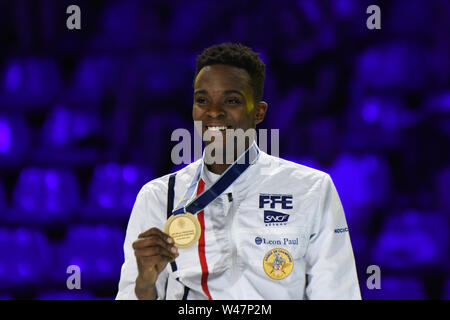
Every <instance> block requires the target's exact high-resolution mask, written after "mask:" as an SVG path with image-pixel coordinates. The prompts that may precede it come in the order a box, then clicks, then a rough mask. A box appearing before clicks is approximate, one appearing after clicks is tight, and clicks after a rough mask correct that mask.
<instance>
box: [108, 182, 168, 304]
mask: <svg viewBox="0 0 450 320" xmlns="http://www.w3.org/2000/svg"><path fill="white" fill-rule="evenodd" d="M160 193H164V192H160ZM165 194H166V195H167V190H166V192H165ZM160 200H161V199H160ZM160 200H158V199H156V196H155V193H154V191H153V190H152V189H151V188H150V186H149V185H146V186H144V187H143V188H142V189H141V191H140V192H139V194H138V196H137V198H136V202H135V203H134V206H133V210H132V212H131V216H130V220H129V221H128V227H127V232H126V236H125V242H124V245H123V249H124V257H125V262H124V264H123V265H122V269H121V274H120V281H119V291H118V293H117V296H116V299H117V300H137V299H138V298H137V297H136V294H135V292H134V288H135V281H136V277H137V275H138V269H137V262H136V257H135V255H134V250H133V247H132V244H133V242H134V241H135V240H137V238H138V236H139V234H141V233H142V232H144V231H146V230H148V229H150V228H152V227H157V228H160V229H161V226H160V224H161V223H160V222H159V221H158V219H156V218H155V217H156V216H155V214H157V213H156V212H152V210H161V211H162V212H164V213H165V212H166V209H165V208H163V206H161V202H160ZM158 201H159V202H158ZM166 202H167V201H166ZM166 202H163V204H165V203H166ZM149 203H152V204H155V205H152V206H149V205H148V204H149ZM158 203H159V204H160V205H157V204H158ZM149 207H151V208H149ZM163 210H164V211H163ZM159 214H161V212H159ZM167 277H168V271H167V268H165V269H164V270H163V271H162V272H161V273H160V274H159V276H158V280H157V281H156V290H157V294H158V299H164V298H165V295H166V292H165V291H166V281H167Z"/></svg>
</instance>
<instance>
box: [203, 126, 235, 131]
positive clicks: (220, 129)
mask: <svg viewBox="0 0 450 320" xmlns="http://www.w3.org/2000/svg"><path fill="white" fill-rule="evenodd" d="M231 128H232V127H231V126H206V130H210V131H225V130H226V129H231Z"/></svg>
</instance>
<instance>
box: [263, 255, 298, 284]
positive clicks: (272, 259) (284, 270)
mask: <svg viewBox="0 0 450 320" xmlns="http://www.w3.org/2000/svg"><path fill="white" fill-rule="evenodd" d="M293 267H294V259H292V255H291V254H290V253H289V252H288V251H287V250H284V249H281V248H275V249H272V250H270V251H269V252H267V253H266V255H265V256H264V259H263V268H264V271H265V272H266V274H267V275H268V276H269V277H270V278H272V279H275V280H281V279H284V278H286V277H287V276H288V275H289V274H290V273H291V271H292V268H293Z"/></svg>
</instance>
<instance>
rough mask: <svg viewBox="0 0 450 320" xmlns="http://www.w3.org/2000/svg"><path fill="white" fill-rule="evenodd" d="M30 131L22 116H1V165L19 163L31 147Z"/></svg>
mask: <svg viewBox="0 0 450 320" xmlns="http://www.w3.org/2000/svg"><path fill="white" fill-rule="evenodd" d="M28 142H29V129H28V127H27V124H26V123H25V120H24V119H23V117H22V116H20V115H5V114H3V115H2V114H0V163H17V162H20V160H21V159H22V158H23V156H24V155H25V153H26V151H27V148H28V146H29V144H28Z"/></svg>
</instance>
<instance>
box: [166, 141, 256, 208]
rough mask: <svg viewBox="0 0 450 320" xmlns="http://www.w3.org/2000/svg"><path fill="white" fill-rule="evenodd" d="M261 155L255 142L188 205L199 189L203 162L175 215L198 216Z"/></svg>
mask: <svg viewBox="0 0 450 320" xmlns="http://www.w3.org/2000/svg"><path fill="white" fill-rule="evenodd" d="M258 154H259V149H258V147H257V146H256V142H253V143H252V145H251V146H250V147H249V148H248V149H247V150H246V151H245V152H243V153H242V154H241V155H240V156H239V157H238V158H237V159H236V161H234V162H233V164H232V165H231V166H229V167H228V168H227V170H225V172H224V173H223V174H222V175H221V176H220V177H219V179H217V181H216V182H215V183H214V184H213V185H212V186H211V187H209V188H208V189H207V190H205V191H204V192H202V193H201V194H200V195H198V196H197V197H196V198H195V199H193V200H192V201H191V202H189V203H188V204H187V205H185V203H186V202H187V201H188V200H189V199H190V198H191V196H192V195H193V194H194V191H195V189H196V188H197V184H198V182H199V180H200V177H201V172H202V169H203V161H202V162H201V163H200V165H199V166H198V168H197V171H196V173H195V177H194V180H193V182H192V184H191V185H190V186H189V188H188V190H187V191H186V194H185V196H184V198H183V199H184V200H182V201H181V202H180V204H178V206H177V208H176V209H175V210H174V211H173V214H174V215H176V214H180V213H186V212H189V213H192V214H196V213H197V212H199V211H201V210H203V209H204V208H205V207H206V206H207V205H208V204H210V203H211V202H213V201H214V200H215V199H216V198H217V197H219V196H220V195H221V194H222V193H223V192H224V191H225V190H226V189H227V188H228V187H229V186H230V185H232V184H233V182H234V181H236V180H237V178H239V177H240V175H241V174H243V173H244V172H245V170H247V169H248V168H249V167H250V165H251V164H252V162H253V160H254V159H256V157H257V155H258Z"/></svg>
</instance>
